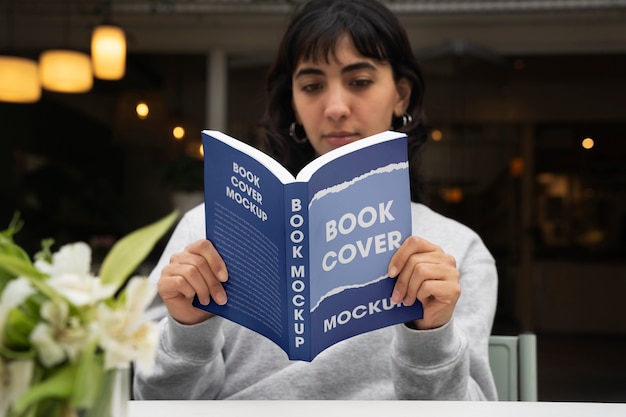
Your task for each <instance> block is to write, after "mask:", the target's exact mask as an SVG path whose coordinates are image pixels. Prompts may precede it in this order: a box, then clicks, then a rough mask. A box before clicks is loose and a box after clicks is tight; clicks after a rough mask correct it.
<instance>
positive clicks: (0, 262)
mask: <svg viewBox="0 0 626 417" xmlns="http://www.w3.org/2000/svg"><path fill="white" fill-rule="evenodd" d="M0 269H2V270H3V271H6V272H7V273H9V274H11V275H13V276H15V277H19V276H23V277H27V278H36V279H41V278H44V277H46V274H44V273H42V272H40V271H39V270H38V269H37V268H35V267H34V266H33V264H32V263H31V262H30V260H28V259H23V258H22V257H16V256H15V253H0Z"/></svg>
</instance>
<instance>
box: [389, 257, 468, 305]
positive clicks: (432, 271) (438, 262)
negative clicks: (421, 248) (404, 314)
mask: <svg viewBox="0 0 626 417" xmlns="http://www.w3.org/2000/svg"><path fill="white" fill-rule="evenodd" d="M447 258H448V256H447V255H445V254H438V255H436V256H424V255H421V254H420V255H414V256H413V257H411V258H410V259H409V263H408V265H407V266H406V267H405V268H403V270H402V271H401V272H400V275H398V278H397V280H396V285H395V286H394V292H393V294H392V301H394V302H396V303H399V302H403V303H404V304H405V305H409V306H410V305H413V303H414V302H415V300H416V299H417V293H418V291H419V290H420V287H421V286H422V285H423V283H424V282H426V281H429V280H453V281H455V280H456V281H458V276H459V273H458V271H457V270H456V268H455V267H454V266H451V265H449V263H445V262H446V261H448V259H447ZM425 259H427V261H424V260H425Z"/></svg>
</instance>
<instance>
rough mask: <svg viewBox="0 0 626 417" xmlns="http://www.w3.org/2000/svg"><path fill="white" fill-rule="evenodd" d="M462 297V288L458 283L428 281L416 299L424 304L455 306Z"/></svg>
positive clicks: (421, 287)
mask: <svg viewBox="0 0 626 417" xmlns="http://www.w3.org/2000/svg"><path fill="white" fill-rule="evenodd" d="M460 297H461V286H460V285H459V283H458V281H456V282H455V281H450V280H448V281H444V280H426V281H424V282H423V283H422V285H421V286H420V288H419V290H418V291H417V294H416V298H417V299H418V300H420V301H421V302H422V304H424V305H427V304H432V303H438V304H444V305H449V304H454V303H456V302H457V301H458V300H459V298H460Z"/></svg>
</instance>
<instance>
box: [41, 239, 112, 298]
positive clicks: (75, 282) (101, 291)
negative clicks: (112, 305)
mask: <svg viewBox="0 0 626 417" xmlns="http://www.w3.org/2000/svg"><path fill="white" fill-rule="evenodd" d="M90 263H91V248H90V247H89V245H87V244H86V243H84V242H77V243H72V244H68V245H64V246H63V247H61V249H60V250H59V251H58V252H56V253H54V254H53V255H52V263H51V264H49V263H47V262H44V261H41V260H40V261H37V262H35V266H36V267H37V268H38V269H39V270H40V271H41V272H44V273H46V274H48V275H49V276H50V279H49V281H48V283H49V285H50V286H51V287H53V288H54V289H55V290H56V291H57V292H58V293H59V294H61V295H63V296H64V297H66V298H67V299H68V300H69V301H70V302H71V303H72V304H74V305H75V306H77V307H80V306H85V305H94V304H95V303H97V302H98V301H100V300H104V299H106V298H109V297H111V296H113V295H114V294H115V291H116V288H115V286H113V285H106V286H105V285H102V284H101V282H100V279H99V278H98V277H95V276H94V275H93V274H92V273H91V271H90Z"/></svg>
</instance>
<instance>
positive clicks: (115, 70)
mask: <svg viewBox="0 0 626 417" xmlns="http://www.w3.org/2000/svg"><path fill="white" fill-rule="evenodd" d="M91 60H92V63H93V73H94V76H95V77H96V78H100V79H103V80H119V79H120V78H122V77H123V76H124V72H125V71H126V36H125V35H124V31H123V30H122V28H120V27H118V26H114V25H99V26H97V27H96V28H94V30H93V32H92V35H91Z"/></svg>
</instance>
